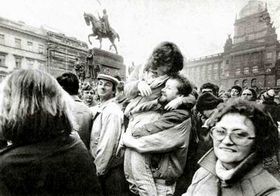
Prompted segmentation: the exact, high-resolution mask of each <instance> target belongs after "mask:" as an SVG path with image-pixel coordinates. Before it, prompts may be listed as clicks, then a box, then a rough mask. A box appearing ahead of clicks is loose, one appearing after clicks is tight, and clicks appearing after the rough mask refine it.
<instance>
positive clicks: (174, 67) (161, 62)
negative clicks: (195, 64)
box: [145, 42, 184, 77]
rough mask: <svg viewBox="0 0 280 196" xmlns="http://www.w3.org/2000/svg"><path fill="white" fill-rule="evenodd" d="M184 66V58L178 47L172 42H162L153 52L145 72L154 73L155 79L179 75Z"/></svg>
mask: <svg viewBox="0 0 280 196" xmlns="http://www.w3.org/2000/svg"><path fill="white" fill-rule="evenodd" d="M183 66H184V57H183V55H182V53H181V51H180V49H179V48H178V46H177V45H175V44H174V43H172V42H162V43H161V44H159V45H158V46H157V47H156V48H155V49H154V51H153V52H152V55H151V56H150V58H149V60H148V62H147V64H146V66H145V70H146V71H151V72H153V74H154V75H155V77H158V76H161V75H165V74H167V75H172V74H174V73H178V72H179V71H181V70H182V69H183Z"/></svg>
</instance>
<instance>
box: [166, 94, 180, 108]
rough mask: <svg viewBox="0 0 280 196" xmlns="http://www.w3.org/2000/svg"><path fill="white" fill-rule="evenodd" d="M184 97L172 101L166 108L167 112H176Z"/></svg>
mask: <svg viewBox="0 0 280 196" xmlns="http://www.w3.org/2000/svg"><path fill="white" fill-rule="evenodd" d="M183 99H184V97H183V96H179V97H176V98H175V99H173V100H172V101H170V102H169V103H168V104H167V105H166V106H164V109H165V110H174V109H176V108H178V107H179V106H180V105H182V103H183Z"/></svg>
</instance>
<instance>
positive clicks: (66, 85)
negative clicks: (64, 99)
mask: <svg viewBox="0 0 280 196" xmlns="http://www.w3.org/2000/svg"><path fill="white" fill-rule="evenodd" d="M56 80H57V81H58V83H59V84H60V86H62V88H63V89H64V90H65V91H66V92H67V93H69V95H78V93H79V79H78V77H77V76H76V75H75V74H73V73H71V72H68V73H64V74H62V75H61V76H59V77H57V78H56Z"/></svg>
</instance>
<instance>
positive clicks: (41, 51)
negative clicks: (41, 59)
mask: <svg viewBox="0 0 280 196" xmlns="http://www.w3.org/2000/svg"><path fill="white" fill-rule="evenodd" d="M38 52H39V54H44V46H43V45H42V44H39V47H38Z"/></svg>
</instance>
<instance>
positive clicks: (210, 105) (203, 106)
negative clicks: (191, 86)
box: [196, 92, 223, 112]
mask: <svg viewBox="0 0 280 196" xmlns="http://www.w3.org/2000/svg"><path fill="white" fill-rule="evenodd" d="M222 102H223V100H222V99H220V98H218V97H216V96H215V95H213V94H212V93H209V92H207V93H203V94H202V95H200V96H199V97H198V99H197V102H196V109H197V110H198V111H199V112H202V111H204V110H212V109H214V108H216V107H217V106H218V105H219V104H220V103H222Z"/></svg>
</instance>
